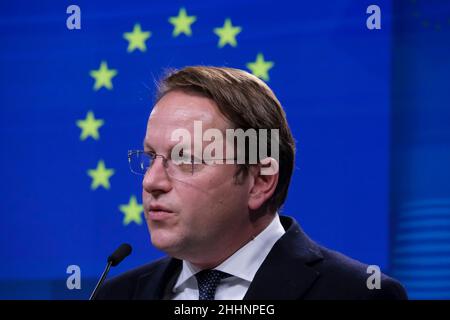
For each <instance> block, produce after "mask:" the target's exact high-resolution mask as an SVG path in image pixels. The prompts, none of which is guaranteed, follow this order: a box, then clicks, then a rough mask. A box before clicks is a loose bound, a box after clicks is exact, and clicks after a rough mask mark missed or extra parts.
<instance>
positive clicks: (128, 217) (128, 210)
mask: <svg viewBox="0 0 450 320" xmlns="http://www.w3.org/2000/svg"><path fill="white" fill-rule="evenodd" d="M119 210H120V211H122V212H123V214H124V215H125V216H124V217H123V224H124V225H125V226H126V225H128V224H129V223H130V222H132V221H133V222H135V223H137V224H142V216H141V213H142V212H143V211H144V209H143V207H142V205H140V204H138V203H137V201H136V197H135V196H131V197H130V201H129V202H128V204H126V205H125V204H123V205H121V206H120V207H119Z"/></svg>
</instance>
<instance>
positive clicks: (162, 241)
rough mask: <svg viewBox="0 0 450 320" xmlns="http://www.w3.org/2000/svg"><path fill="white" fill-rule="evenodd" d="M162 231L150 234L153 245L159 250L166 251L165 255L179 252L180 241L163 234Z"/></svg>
mask: <svg viewBox="0 0 450 320" xmlns="http://www.w3.org/2000/svg"><path fill="white" fill-rule="evenodd" d="M162 233H163V232H161V231H155V232H153V233H150V235H151V236H150V239H151V242H152V245H153V246H154V247H155V248H157V249H158V250H161V251H164V252H165V253H167V254H169V255H172V254H173V253H175V252H177V251H178V250H177V249H178V248H179V241H177V240H176V239H174V238H173V237H171V236H169V235H167V234H162Z"/></svg>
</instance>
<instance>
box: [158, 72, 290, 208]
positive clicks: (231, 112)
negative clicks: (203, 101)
mask: <svg viewBox="0 0 450 320" xmlns="http://www.w3.org/2000/svg"><path fill="white" fill-rule="evenodd" d="M173 90H182V91H187V92H192V93H197V94H200V95H202V96H205V97H207V98H210V99H211V100H213V101H214V102H215V103H216V104H217V106H218V107H219V111H220V112H221V113H222V114H223V115H224V116H225V117H226V118H227V119H228V120H229V121H230V122H231V124H232V125H234V126H235V128H241V129H243V130H244V131H245V130H247V129H250V128H253V129H255V130H256V131H258V130H259V129H278V130H279V140H280V141H279V161H280V165H279V179H278V184H277V187H276V189H275V192H274V194H273V195H272V197H271V198H270V199H269V200H268V202H267V204H268V206H269V207H270V208H272V209H279V208H280V207H281V206H282V205H283V203H284V201H285V199H286V196H287V192H288V188H289V183H290V180H291V176H292V172H293V169H294V158H295V142H294V139H293V137H292V133H291V130H290V129H289V125H288V123H287V120H286V114H285V112H284V110H283V108H282V106H281V104H280V102H279V101H278V99H277V98H276V96H275V94H274V93H273V92H272V90H271V89H270V88H269V86H268V85H267V84H266V83H264V81H262V80H260V79H259V78H257V77H255V76H253V75H252V74H250V73H248V72H246V71H243V70H239V69H234V68H225V67H210V66H191V67H185V68H183V69H181V70H175V71H170V72H169V73H168V75H166V77H164V78H163V80H162V81H160V83H159V87H158V92H157V100H159V99H161V98H162V97H163V96H164V95H165V94H166V93H168V92H169V91H173ZM257 145H259V141H258V142H257ZM267 151H268V154H271V153H269V152H270V139H268V144H267ZM241 169H243V171H244V173H247V172H248V166H247V165H242V166H241Z"/></svg>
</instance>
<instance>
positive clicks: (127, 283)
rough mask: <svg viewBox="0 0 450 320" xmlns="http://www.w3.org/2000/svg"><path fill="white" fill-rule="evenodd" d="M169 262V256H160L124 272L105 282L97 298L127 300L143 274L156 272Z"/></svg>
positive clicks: (134, 290) (147, 274)
mask: <svg viewBox="0 0 450 320" xmlns="http://www.w3.org/2000/svg"><path fill="white" fill-rule="evenodd" d="M169 262H170V258H169V257H164V258H160V259H158V260H155V261H153V262H151V263H148V264H145V265H142V266H140V267H137V268H134V269H132V270H129V271H127V272H124V273H122V274H120V275H118V276H116V277H114V278H112V279H110V280H107V281H105V283H104V284H103V285H102V287H101V288H100V290H99V292H98V294H97V298H96V299H97V300H116V299H118V300H128V299H132V298H133V296H134V294H135V292H136V290H137V288H138V285H139V280H140V279H141V278H142V277H144V276H149V275H151V274H153V273H155V274H156V273H158V272H159V271H160V270H161V269H164V268H165V267H166V266H167V265H168V264H169Z"/></svg>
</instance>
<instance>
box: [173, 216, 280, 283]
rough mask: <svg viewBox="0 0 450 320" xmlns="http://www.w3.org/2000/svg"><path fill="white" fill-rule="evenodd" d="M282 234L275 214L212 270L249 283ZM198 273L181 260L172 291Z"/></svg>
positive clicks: (187, 262) (278, 218)
mask: <svg viewBox="0 0 450 320" xmlns="http://www.w3.org/2000/svg"><path fill="white" fill-rule="evenodd" d="M284 233H285V230H284V228H283V225H282V224H281V222H280V217H279V216H278V213H277V214H275V217H274V219H273V220H272V222H271V223H270V224H269V225H268V226H267V227H266V228H265V229H264V230H263V231H262V232H260V233H259V234H258V235H257V236H256V237H255V238H254V239H252V240H250V241H249V242H248V243H247V244H246V245H244V246H243V247H242V248H240V249H239V250H238V251H236V252H235V253H234V254H233V255H231V256H230V257H229V258H228V259H226V260H225V261H224V262H222V263H221V264H220V265H219V266H217V267H216V268H214V269H215V270H219V271H222V272H226V273H228V274H231V275H232V276H235V277H238V278H240V279H243V280H246V281H249V282H251V281H252V280H253V278H254V277H255V274H256V272H257V271H258V269H259V267H260V266H261V264H262V263H263V262H264V260H265V259H266V257H267V255H268V254H269V252H270V250H271V249H272V247H273V245H274V244H275V243H276V242H277V241H278V239H280V238H281V236H283V234H284ZM199 271H200V269H198V268H196V267H195V266H194V265H192V264H191V263H190V262H189V261H186V260H183V267H182V270H181V273H180V275H179V277H178V280H177V282H176V284H175V286H174V288H173V289H174V291H176V290H177V289H178V288H179V287H180V286H182V285H183V284H185V283H186V282H187V281H188V280H190V279H191V278H192V277H193V276H194V275H195V274H196V273H197V272H199Z"/></svg>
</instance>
